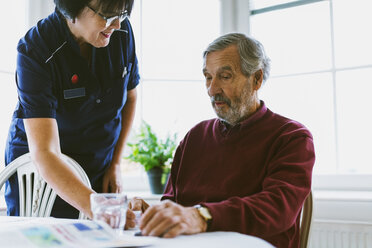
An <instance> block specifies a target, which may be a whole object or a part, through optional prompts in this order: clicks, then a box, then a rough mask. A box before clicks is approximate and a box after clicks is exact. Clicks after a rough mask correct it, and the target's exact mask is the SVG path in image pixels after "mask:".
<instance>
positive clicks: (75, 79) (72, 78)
mask: <svg viewBox="0 0 372 248" xmlns="http://www.w3.org/2000/svg"><path fill="white" fill-rule="evenodd" d="M77 82H79V77H78V75H76V74H74V75H72V77H71V83H73V84H76V83H77Z"/></svg>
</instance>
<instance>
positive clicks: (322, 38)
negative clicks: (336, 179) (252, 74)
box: [250, 0, 372, 175]
mask: <svg viewBox="0 0 372 248" xmlns="http://www.w3.org/2000/svg"><path fill="white" fill-rule="evenodd" d="M250 8H251V18H250V28H251V34H252V36H253V37H255V38H257V39H258V40H260V41H261V42H262V43H263V45H264V46H265V48H266V52H267V53H268V55H269V57H271V59H272V70H271V72H272V73H271V77H270V79H269V80H268V82H267V84H266V85H264V87H263V89H262V92H261V97H262V99H263V100H265V102H266V103H267V105H268V106H269V108H271V109H272V110H274V111H275V112H278V113H281V114H283V115H285V116H288V117H290V118H293V119H295V120H298V121H300V122H301V123H303V124H305V125H306V126H307V127H308V128H309V129H310V131H311V132H312V133H313V136H314V143H315V148H316V155H317V160H316V164H315V167H314V173H315V174H318V175H319V174H332V173H336V174H337V173H338V174H372V160H371V158H370V156H369V155H368V154H369V152H370V148H371V146H370V140H372V130H371V128H370V127H371V126H372V117H371V115H370V114H369V113H370V107H371V106H372V98H371V97H370V96H369V95H370V92H372V46H371V43H372V35H371V34H370V32H368V31H367V30H369V23H372V16H371V15H370V13H369V12H370V11H369V10H371V9H372V3H371V2H370V1H366V0H356V1H346V0H334V1H332V0H319V1H314V0H302V1H281V2H280V3H278V2H276V1H261V0H251V1H250Z"/></svg>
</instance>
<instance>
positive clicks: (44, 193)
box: [0, 153, 91, 219]
mask: <svg viewBox="0 0 372 248" xmlns="http://www.w3.org/2000/svg"><path fill="white" fill-rule="evenodd" d="M62 159H63V160H64V162H65V163H66V164H67V165H68V166H69V167H70V168H71V169H72V170H73V171H74V172H75V173H76V174H77V175H78V176H79V177H80V179H81V180H82V182H83V183H84V184H85V185H87V186H88V187H91V185H90V181H89V178H88V176H87V174H86V173H85V171H84V170H83V169H82V168H81V166H80V165H79V164H78V163H77V162H76V161H75V160H73V159H72V158H70V157H68V156H66V155H64V154H62ZM16 172H17V176H18V188H19V210H20V211H19V215H20V216H27V217H49V216H50V214H51V212H52V208H53V204H54V201H55V199H56V193H55V191H54V190H53V189H52V188H51V187H50V186H49V185H48V184H47V183H46V181H45V180H44V179H43V178H42V177H41V175H40V174H39V173H38V171H37V169H36V167H35V165H34V163H33V162H32V159H31V155H30V153H26V154H24V155H22V156H20V157H18V158H17V159H15V160H13V161H12V162H11V163H10V164H8V165H7V166H6V167H5V168H4V169H3V170H2V171H1V172H0V189H1V188H2V187H3V185H4V183H5V182H6V181H7V180H8V179H9V178H10V177H11V176H12V175H13V174H14V173H16ZM79 219H86V216H85V215H84V214H83V213H82V212H80V214H79Z"/></svg>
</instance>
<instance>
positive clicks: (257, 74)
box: [253, 69, 263, 90]
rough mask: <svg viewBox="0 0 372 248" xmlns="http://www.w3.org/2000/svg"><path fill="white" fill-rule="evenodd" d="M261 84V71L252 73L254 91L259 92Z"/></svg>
mask: <svg viewBox="0 0 372 248" xmlns="http://www.w3.org/2000/svg"><path fill="white" fill-rule="evenodd" d="M262 82H263V71H262V69H259V70H258V71H256V72H255V73H254V86H253V87H254V89H255V90H259V89H260V88H261V85H262Z"/></svg>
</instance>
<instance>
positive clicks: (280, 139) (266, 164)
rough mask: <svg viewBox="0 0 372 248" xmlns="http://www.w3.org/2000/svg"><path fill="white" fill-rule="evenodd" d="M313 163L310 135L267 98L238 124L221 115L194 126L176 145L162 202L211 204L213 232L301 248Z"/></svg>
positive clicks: (211, 228) (187, 204)
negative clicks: (302, 218) (269, 105)
mask: <svg viewBox="0 0 372 248" xmlns="http://www.w3.org/2000/svg"><path fill="white" fill-rule="evenodd" d="M314 161H315V154H314V146H313V138H312V135H311V133H310V132H309V131H308V130H307V129H306V128H305V127H304V126H303V125H301V124H300V123H298V122H296V121H293V120H290V119H287V118H285V117H282V116H280V115H278V114H275V113H273V112H271V111H270V110H269V109H267V108H266V106H265V104H264V102H263V101H261V107H260V109H259V110H258V111H257V112H256V113H254V114H253V115H252V116H250V117H249V118H248V119H247V120H244V121H243V122H241V123H240V124H239V125H237V126H234V127H233V128H227V127H226V126H225V125H224V123H223V122H222V121H220V120H218V119H212V120H208V121H204V122H201V123H199V124H198V125H196V126H195V127H194V128H192V129H191V130H190V131H189V132H188V133H187V134H186V136H185V138H184V139H183V140H182V141H181V143H180V145H179V147H178V148H177V151H176V154H175V157H174V162H173V166H172V170H171V176H170V178H169V181H168V184H167V187H166V189H165V192H164V195H163V197H162V200H164V199H170V200H172V201H175V202H177V203H179V204H181V205H184V206H193V205H195V204H201V205H204V206H206V207H208V209H209V210H210V212H211V215H212V217H213V220H212V223H211V226H210V229H209V230H210V231H235V232H240V233H245V234H249V235H254V236H258V237H261V238H263V239H265V240H267V241H269V242H270V243H272V244H273V245H274V246H276V247H285V248H288V247H299V231H300V230H299V222H300V212H301V208H302V205H303V203H304V201H305V199H306V197H307V195H308V194H309V192H310V189H311V176H312V169H313V165H314Z"/></svg>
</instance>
